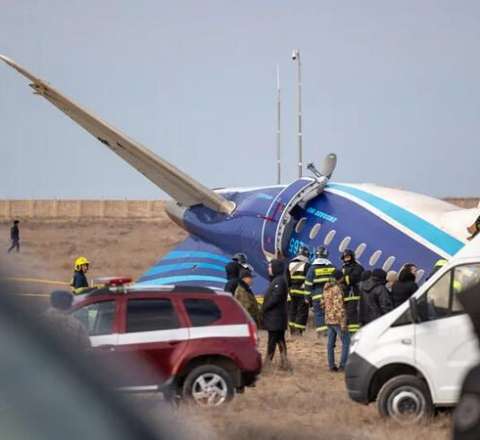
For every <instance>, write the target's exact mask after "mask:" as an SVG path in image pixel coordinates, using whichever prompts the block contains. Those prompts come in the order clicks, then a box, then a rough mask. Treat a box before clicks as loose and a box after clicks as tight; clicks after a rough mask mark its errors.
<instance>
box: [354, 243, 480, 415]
mask: <svg viewBox="0 0 480 440" xmlns="http://www.w3.org/2000/svg"><path fill="white" fill-rule="evenodd" d="M479 282H480V236H479V237H478V238H477V239H475V240H473V241H472V242H471V243H469V244H467V245H466V246H465V247H464V248H463V249H462V250H460V251H459V252H458V253H457V254H456V255H455V256H454V257H452V259H451V260H450V261H449V262H448V263H447V264H446V265H445V266H443V267H442V268H441V269H440V270H439V271H438V272H436V273H435V274H434V275H433V276H432V277H431V278H430V279H428V280H427V281H426V282H425V283H424V284H423V285H422V286H421V287H420V288H419V289H418V291H417V292H415V293H414V294H413V296H412V297H411V298H410V300H409V301H406V302H404V303H403V304H401V305H400V306H398V307H397V308H396V309H394V310H393V311H391V312H390V313H388V314H386V315H384V316H382V317H381V318H379V319H377V320H375V321H373V322H371V323H370V324H368V325H367V326H365V327H364V328H362V329H361V330H360V331H359V332H358V333H357V334H356V335H355V336H354V337H353V339H352V342H351V348H350V356H349V360H348V362H347V366H346V371H345V372H346V383H347V388H348V393H349V395H350V397H351V399H353V400H355V401H357V402H360V403H364V404H368V403H370V402H374V401H376V402H377V407H378V410H379V412H380V414H381V415H383V416H389V417H392V418H393V419H395V420H397V421H399V422H402V423H411V422H417V421H419V420H422V419H425V418H428V417H430V416H431V415H433V413H434V411H435V408H438V407H453V406H455V405H456V403H457V402H458V399H459V395H460V390H461V385H462V382H463V379H464V378H465V375H466V374H467V372H468V371H469V370H470V369H471V368H472V367H473V366H474V365H475V364H476V363H477V362H478V361H479V359H480V351H479V348H478V342H477V338H476V336H475V333H474V331H473V326H472V322H471V320H470V318H469V317H468V315H467V314H466V313H465V311H464V309H463V306H462V304H461V303H460V301H459V300H458V295H459V294H460V293H461V292H463V291H465V290H466V289H468V288H469V287H471V286H472V285H477V284H478V283H479Z"/></svg>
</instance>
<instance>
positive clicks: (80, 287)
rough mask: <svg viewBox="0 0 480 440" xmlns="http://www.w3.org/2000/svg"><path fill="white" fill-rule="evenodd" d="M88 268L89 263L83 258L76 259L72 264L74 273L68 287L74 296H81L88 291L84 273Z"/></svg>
mask: <svg viewBox="0 0 480 440" xmlns="http://www.w3.org/2000/svg"><path fill="white" fill-rule="evenodd" d="M89 267H90V262H89V261H88V260H87V259H86V258H85V257H78V258H77V259H76V260H75V263H74V271H73V277H72V281H71V283H70V286H71V287H72V292H73V294H74V295H81V294H82V293H85V292H86V291H87V290H88V289H89V286H88V280H87V276H86V273H87V272H88V269H89Z"/></svg>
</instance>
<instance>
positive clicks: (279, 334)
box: [262, 260, 291, 370]
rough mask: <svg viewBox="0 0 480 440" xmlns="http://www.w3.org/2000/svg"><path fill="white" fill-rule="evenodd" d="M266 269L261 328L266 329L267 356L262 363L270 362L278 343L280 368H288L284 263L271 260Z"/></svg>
mask: <svg viewBox="0 0 480 440" xmlns="http://www.w3.org/2000/svg"><path fill="white" fill-rule="evenodd" d="M268 271H269V274H270V278H271V281H270V285H269V287H268V289H267V292H266V293H265V296H264V297H263V304H262V323H263V328H264V329H265V330H267V331H268V344H267V356H266V357H265V363H264V364H265V366H268V365H269V364H271V362H272V359H273V356H274V355H275V349H276V347H277V345H278V349H279V351H280V368H281V369H284V370H289V369H290V368H291V367H290V363H289V361H288V358H287V344H286V342H285V331H286V330H287V327H288V311H287V298H288V284H287V278H286V273H285V264H284V262H283V261H281V260H272V261H271V262H270V265H269V267H268Z"/></svg>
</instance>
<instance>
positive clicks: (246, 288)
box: [235, 268, 260, 326]
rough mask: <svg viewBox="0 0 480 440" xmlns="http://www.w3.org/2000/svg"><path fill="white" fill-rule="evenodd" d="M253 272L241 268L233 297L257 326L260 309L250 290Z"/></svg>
mask: <svg viewBox="0 0 480 440" xmlns="http://www.w3.org/2000/svg"><path fill="white" fill-rule="evenodd" d="M252 283H253V272H252V270H251V269H250V268H242V270H241V271H240V275H239V280H238V286H237V289H236V290H235V298H236V299H237V300H238V302H239V303H240V304H241V305H242V306H243V308H244V309H245V310H246V311H247V312H248V313H249V314H250V316H251V317H252V319H253V320H254V321H255V324H257V326H258V325H259V323H260V311H259V309H258V303H257V299H256V298H255V294H254V293H253V292H252V289H251V286H252Z"/></svg>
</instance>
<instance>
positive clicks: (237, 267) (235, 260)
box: [223, 252, 247, 295]
mask: <svg viewBox="0 0 480 440" xmlns="http://www.w3.org/2000/svg"><path fill="white" fill-rule="evenodd" d="M246 264H247V256H246V255H245V254H242V253H240V252H239V253H236V254H235V255H234V256H233V257H232V261H230V262H229V263H227V265H226V266H225V273H226V275H227V282H226V284H225V287H224V288H223V290H225V292H228V293H231V294H232V295H234V294H235V290H236V289H237V286H238V279H239V276H240V271H241V270H242V269H243V267H244V266H245V265H246Z"/></svg>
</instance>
